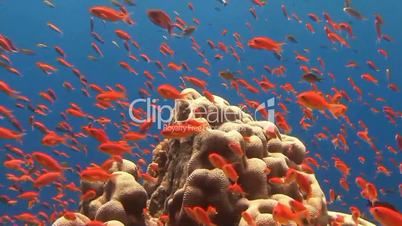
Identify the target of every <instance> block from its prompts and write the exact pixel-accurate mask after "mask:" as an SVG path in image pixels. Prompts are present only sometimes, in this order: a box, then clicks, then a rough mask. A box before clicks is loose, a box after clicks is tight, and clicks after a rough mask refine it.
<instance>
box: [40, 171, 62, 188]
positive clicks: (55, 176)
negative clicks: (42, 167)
mask: <svg viewBox="0 0 402 226" xmlns="http://www.w3.org/2000/svg"><path fill="white" fill-rule="evenodd" d="M61 178H63V175H62V174H61V173H60V172H48V173H44V174H42V175H40V176H39V177H38V178H36V180H35V181H34V187H35V188H41V187H44V186H46V185H49V184H51V183H53V182H55V181H57V180H59V179H61Z"/></svg>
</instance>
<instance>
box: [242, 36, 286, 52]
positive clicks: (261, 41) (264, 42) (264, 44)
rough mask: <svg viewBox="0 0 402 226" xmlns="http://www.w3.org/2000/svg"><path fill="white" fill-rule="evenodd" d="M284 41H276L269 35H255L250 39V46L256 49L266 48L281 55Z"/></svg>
mask: <svg viewBox="0 0 402 226" xmlns="http://www.w3.org/2000/svg"><path fill="white" fill-rule="evenodd" d="M283 45H284V43H283V42H276V41H274V40H272V39H270V38H268V37H262V36H260V37H255V38H252V39H250V40H249V41H248V46H250V47H251V48H254V49H264V50H268V51H273V52H274V53H276V54H278V55H280V54H281V52H282V46H283Z"/></svg>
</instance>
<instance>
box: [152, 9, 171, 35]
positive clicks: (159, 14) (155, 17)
mask: <svg viewBox="0 0 402 226" xmlns="http://www.w3.org/2000/svg"><path fill="white" fill-rule="evenodd" d="M147 15H148V18H149V20H150V21H151V22H152V23H153V24H155V25H157V26H159V27H162V28H164V29H166V30H167V31H168V33H169V34H172V33H173V27H174V23H173V22H172V20H171V19H170V17H169V15H168V14H167V13H166V12H165V11H163V10H160V9H149V10H148V11H147Z"/></svg>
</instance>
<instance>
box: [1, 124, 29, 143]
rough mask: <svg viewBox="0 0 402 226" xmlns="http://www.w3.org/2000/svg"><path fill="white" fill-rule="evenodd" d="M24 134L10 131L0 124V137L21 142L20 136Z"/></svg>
mask: <svg viewBox="0 0 402 226" xmlns="http://www.w3.org/2000/svg"><path fill="white" fill-rule="evenodd" d="M24 135H25V134H24V133H20V132H16V131H12V130H10V129H7V128H4V127H1V126H0V139H12V140H17V141H19V142H22V138H23V136H24Z"/></svg>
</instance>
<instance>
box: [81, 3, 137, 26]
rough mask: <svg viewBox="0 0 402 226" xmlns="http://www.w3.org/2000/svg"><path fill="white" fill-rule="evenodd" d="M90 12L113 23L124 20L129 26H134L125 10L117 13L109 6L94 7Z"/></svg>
mask: <svg viewBox="0 0 402 226" xmlns="http://www.w3.org/2000/svg"><path fill="white" fill-rule="evenodd" d="M89 12H90V13H91V14H92V15H94V16H96V17H99V18H101V19H103V20H108V21H113V22H115V21H120V20H122V21H124V22H126V23H127V24H134V21H133V20H132V19H131V18H130V14H129V13H127V12H124V11H123V10H122V11H117V10H115V9H112V8H110V7H107V6H94V7H91V8H90V9H89Z"/></svg>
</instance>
